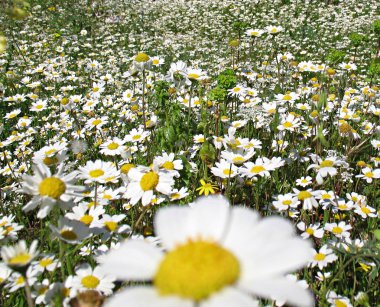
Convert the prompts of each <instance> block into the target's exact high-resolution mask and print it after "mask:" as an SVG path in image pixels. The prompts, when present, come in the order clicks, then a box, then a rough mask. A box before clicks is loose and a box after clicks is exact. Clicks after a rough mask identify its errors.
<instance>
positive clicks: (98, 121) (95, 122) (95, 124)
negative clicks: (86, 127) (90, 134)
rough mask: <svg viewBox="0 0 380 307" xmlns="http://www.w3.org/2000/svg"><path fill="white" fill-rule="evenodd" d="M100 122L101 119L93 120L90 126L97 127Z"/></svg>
mask: <svg viewBox="0 0 380 307" xmlns="http://www.w3.org/2000/svg"><path fill="white" fill-rule="evenodd" d="M101 122H102V120H101V119H95V120H94V121H93V122H92V124H93V125H94V126H97V125H99V124H100V123H101Z"/></svg>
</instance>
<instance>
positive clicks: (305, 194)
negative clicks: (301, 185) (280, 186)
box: [293, 188, 319, 210]
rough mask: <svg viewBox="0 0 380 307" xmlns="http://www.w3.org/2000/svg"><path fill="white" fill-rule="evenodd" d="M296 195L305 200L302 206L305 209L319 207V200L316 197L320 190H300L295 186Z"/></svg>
mask: <svg viewBox="0 0 380 307" xmlns="http://www.w3.org/2000/svg"><path fill="white" fill-rule="evenodd" d="M293 192H294V196H296V197H297V198H298V200H300V201H302V202H303V205H302V208H303V209H304V210H311V209H312V208H313V207H314V208H318V201H317V200H316V199H315V198H316V197H317V196H318V195H319V191H313V190H312V189H307V190H298V189H296V188H293Z"/></svg>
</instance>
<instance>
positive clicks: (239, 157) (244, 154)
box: [221, 148, 255, 165]
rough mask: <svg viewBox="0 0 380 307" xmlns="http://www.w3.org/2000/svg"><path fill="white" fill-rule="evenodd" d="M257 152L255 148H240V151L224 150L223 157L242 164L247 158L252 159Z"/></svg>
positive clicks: (236, 163)
mask: <svg viewBox="0 0 380 307" xmlns="http://www.w3.org/2000/svg"><path fill="white" fill-rule="evenodd" d="M254 154H255V150H254V149H253V148H251V149H248V150H238V151H235V152H234V151H229V150H228V151H227V150H224V151H222V153H221V157H222V158H223V159H224V160H226V161H227V162H229V163H233V164H235V165H241V164H243V163H244V162H246V161H247V160H249V159H251V158H252V157H253V155H254Z"/></svg>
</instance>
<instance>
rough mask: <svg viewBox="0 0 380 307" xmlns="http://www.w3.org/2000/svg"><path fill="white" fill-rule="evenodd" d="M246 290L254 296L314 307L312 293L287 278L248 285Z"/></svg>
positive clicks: (303, 306) (300, 306)
mask: <svg viewBox="0 0 380 307" xmlns="http://www.w3.org/2000/svg"><path fill="white" fill-rule="evenodd" d="M244 290H246V291H248V292H250V293H252V294H253V295H257V296H261V297H265V298H271V299H273V298H275V299H276V300H279V301H284V302H287V303H288V304H291V305H294V306H298V307H311V306H314V299H313V296H312V295H311V294H310V292H309V291H308V290H305V289H303V288H302V287H301V286H299V285H298V284H297V283H295V282H294V281H291V280H288V279H286V278H285V277H283V278H276V279H275V278H273V279H267V280H260V282H257V283H251V284H250V285H246V287H244Z"/></svg>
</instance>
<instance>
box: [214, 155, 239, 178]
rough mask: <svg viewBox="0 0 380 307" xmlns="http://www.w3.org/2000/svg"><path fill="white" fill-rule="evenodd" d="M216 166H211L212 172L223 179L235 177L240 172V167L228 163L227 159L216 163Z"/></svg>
mask: <svg viewBox="0 0 380 307" xmlns="http://www.w3.org/2000/svg"><path fill="white" fill-rule="evenodd" d="M215 165H216V167H212V168H211V172H212V173H213V174H214V175H215V176H216V177H220V178H223V179H226V178H233V177H235V176H236V175H237V173H238V168H237V167H236V166H235V165H233V164H231V163H228V162H227V161H226V160H223V159H222V160H220V162H216V163H215Z"/></svg>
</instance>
